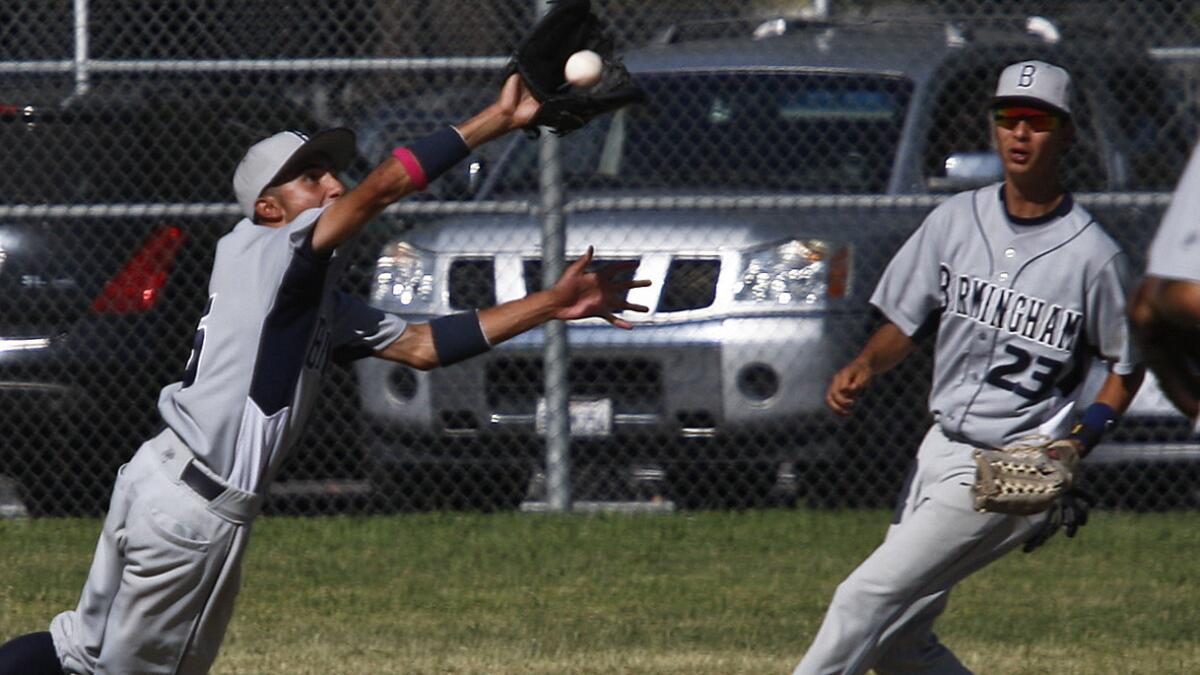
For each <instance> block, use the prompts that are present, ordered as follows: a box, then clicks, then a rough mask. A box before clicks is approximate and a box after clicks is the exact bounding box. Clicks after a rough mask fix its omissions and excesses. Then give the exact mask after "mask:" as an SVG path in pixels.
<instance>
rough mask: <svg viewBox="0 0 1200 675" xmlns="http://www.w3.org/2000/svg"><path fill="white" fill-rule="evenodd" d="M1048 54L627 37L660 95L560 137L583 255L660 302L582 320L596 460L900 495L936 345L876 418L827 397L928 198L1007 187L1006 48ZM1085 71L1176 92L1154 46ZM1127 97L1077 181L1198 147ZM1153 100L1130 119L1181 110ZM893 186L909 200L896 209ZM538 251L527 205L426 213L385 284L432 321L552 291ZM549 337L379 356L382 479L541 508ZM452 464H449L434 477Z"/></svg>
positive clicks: (895, 28)
mask: <svg viewBox="0 0 1200 675" xmlns="http://www.w3.org/2000/svg"><path fill="white" fill-rule="evenodd" d="M1030 57H1041V58H1046V59H1047V60H1052V61H1057V62H1059V63H1063V64H1064V65H1067V66H1068V67H1074V66H1075V61H1074V60H1073V59H1072V58H1071V53H1070V52H1069V51H1068V50H1065V49H1063V48H1062V47H1061V46H1057V45H1054V44H1051V43H1049V42H1047V41H1046V40H1045V39H1043V38H1042V37H1040V36H1036V35H1027V34H1023V33H1021V32H1019V31H1018V32H1017V33H1015V34H1014V33H1013V32H1012V31H1002V32H999V33H997V34H996V35H986V34H985V35H981V36H977V37H976V38H973V39H972V38H969V37H968V36H967V34H966V33H965V32H963V31H959V30H957V29H953V27H948V26H943V25H937V26H930V25H925V24H918V25H896V24H891V25H873V24H872V25H832V24H821V25H789V24H786V23H778V22H776V23H770V24H766V29H765V30H762V29H760V30H758V31H756V32H755V37H754V38H750V37H721V38H713V39H700V40H688V39H686V38H685V37H684V36H683V34H682V33H681V32H678V31H676V32H673V33H670V34H669V35H668V37H667V38H665V39H664V40H663V41H662V42H661V44H656V45H653V46H650V47H648V48H645V49H642V50H639V51H637V52H635V53H631V54H628V55H627V56H626V58H625V62H626V64H627V65H628V66H629V67H630V70H631V71H632V72H634V73H636V74H637V77H638V79H639V81H640V82H641V83H642V84H643V86H644V87H645V89H646V90H647V92H648V94H649V99H648V103H647V104H645V105H642V106H637V107H632V108H629V109H626V110H623V111H621V112H619V113H617V114H616V115H613V116H611V117H609V118H607V119H604V120H598V121H596V122H594V123H593V124H591V125H590V126H588V127H587V128H585V129H584V130H582V131H579V132H576V133H574V134H572V135H570V136H568V137H566V138H565V139H564V141H563V143H562V152H563V164H564V174H565V176H564V180H565V188H566V190H567V194H568V198H569V200H570V201H569V203H568V215H567V225H568V229H567V231H568V238H567V253H568V257H569V258H570V257H574V256H577V255H579V254H580V253H581V252H582V251H583V250H584V249H585V247H586V246H588V245H595V246H596V249H597V251H598V252H599V255H601V256H602V257H603V258H604V260H603V261H601V262H613V261H625V260H632V261H636V262H637V269H636V272H635V273H634V274H635V275H636V276H637V277H639V278H645V279H650V280H651V281H652V285H651V286H650V287H649V288H645V289H637V290H634V291H632V292H631V293H630V300H631V301H632V302H636V303H640V304H644V305H647V306H649V307H650V308H651V310H650V312H649V313H648V314H645V315H634V316H629V317H627V318H628V319H629V320H630V321H631V322H632V323H634V324H635V325H636V329H635V330H633V331H631V332H622V331H616V330H613V329H611V328H609V327H607V326H606V325H605V324H603V323H602V322H596V323H593V324H588V323H576V324H573V325H572V328H571V329H570V332H569V343H570V368H569V373H570V374H569V381H570V386H571V399H572V404H571V405H572V427H571V428H572V435H573V436H574V441H575V442H574V443H573V447H574V449H575V450H574V457H575V461H576V463H584V464H585V465H587V466H608V467H618V468H619V469H620V470H621V471H624V473H623V474H622V475H624V476H625V477H626V478H627V479H629V480H630V481H632V482H633V483H635V484H636V483H637V482H638V480H639V478H640V479H641V480H643V481H644V482H650V483H654V485H653V486H652V490H655V491H657V490H660V489H661V490H663V491H664V492H663V494H665V495H666V496H669V497H670V498H672V499H674V500H675V501H676V502H677V503H682V504H684V505H704V504H710V503H713V502H716V501H720V502H721V503H728V502H729V501H731V500H732V501H733V502H734V503H742V504H745V503H758V502H761V501H762V500H764V499H769V498H772V496H774V495H778V494H779V491H780V489H781V488H786V487H789V483H790V484H792V485H794V484H795V483H796V482H797V481H798V482H799V483H800V484H801V485H804V484H806V483H807V488H806V492H808V493H809V494H810V495H811V494H814V493H815V491H816V490H817V489H818V488H820V487H822V486H823V487H824V488H825V490H826V492H827V493H833V495H834V496H836V495H837V493H838V492H839V491H841V490H844V489H846V486H847V482H846V481H849V480H866V481H868V482H871V483H874V484H877V485H879V486H883V487H882V488H879V489H876V493H877V494H878V495H879V497H880V500H881V501H883V500H887V499H889V492H888V491H889V490H894V489H898V487H899V483H900V481H899V480H897V479H896V473H897V472H898V471H899V467H900V466H901V465H902V463H903V451H904V450H908V449H909V448H910V447H912V445H913V441H914V440H915V435H916V434H919V433H920V431H921V430H923V428H924V426H925V419H924V412H923V404H924V402H923V398H924V388H923V387H924V385H923V382H925V381H927V379H928V378H927V376H925V375H923V374H922V373H921V372H920V370H921V369H920V365H921V363H922V360H921V359H916V360H915V361H914V366H913V369H912V370H907V371H901V372H900V373H897V374H895V375H893V376H892V378H891V380H890V381H889V382H890V384H888V383H885V386H883V387H882V388H881V393H879V394H878V395H876V396H875V397H873V398H871V399H869V400H868V401H867V402H866V403H867V404H868V407H869V408H870V409H869V410H867V411H864V414H863V415H860V416H859V417H860V419H861V421H860V422H859V423H857V425H856V426H850V427H847V426H845V425H835V424H833V423H832V422H833V420H832V419H831V418H830V416H829V414H828V412H827V411H826V408H825V405H824V402H823V397H824V391H825V388H826V386H827V383H828V381H829V378H830V376H831V375H832V374H833V372H834V371H835V369H836V368H838V367H839V366H840V365H841V364H843V363H844V362H845V360H846V359H847V358H849V356H850V355H852V354H853V352H854V351H855V350H857V348H859V347H860V346H861V344H862V340H863V339H864V337H865V336H866V334H867V331H868V330H869V328H870V327H871V325H872V320H873V318H872V316H871V314H870V309H869V306H868V304H867V302H866V300H867V297H868V296H869V294H870V292H871V290H872V288H873V286H874V283H875V280H876V279H877V277H878V274H879V273H880V272H881V270H882V267H883V265H884V264H885V263H886V261H887V260H888V258H889V257H890V255H891V254H892V252H893V251H894V250H895V249H896V247H897V246H898V245H899V244H900V242H901V241H903V239H904V238H905V237H906V236H907V234H908V233H909V232H911V231H912V229H913V228H915V227H916V225H917V224H919V223H920V221H921V219H922V218H923V217H924V215H925V214H926V213H927V212H928V210H929V208H930V206H931V205H932V203H933V199H932V198H931V197H930V196H929V195H931V193H937V192H949V191H954V190H959V189H964V188H966V187H971V186H974V185H980V184H983V183H986V182H989V181H992V180H996V179H997V178H998V176H999V173H998V171H999V166H998V162H997V161H992V160H990V157H991V154H990V149H989V136H988V124H987V119H986V115H985V109H986V103H987V100H988V98H989V93H990V87H992V86H993V83H994V77H995V73H996V72H998V71H999V70H1000V68H1002V67H1003V65H1005V64H1006V63H1008V62H1011V61H1015V60H1018V59H1022V58H1030ZM1079 67H1080V68H1087V69H1088V70H1087V74H1086V75H1085V76H1084V78H1082V79H1085V80H1086V79H1089V78H1117V79H1120V78H1122V77H1125V78H1129V77H1136V78H1139V79H1138V82H1139V85H1138V86H1140V87H1154V86H1158V85H1157V84H1156V83H1157V82H1158V81H1157V80H1154V79H1151V78H1147V77H1146V73H1148V72H1151V71H1150V70H1149V69H1150V68H1151V65H1150V64H1147V63H1146V61H1145V59H1143V58H1136V57H1133V56H1131V57H1130V58H1129V59H1128V60H1117V59H1113V60H1112V61H1111V62H1110V65H1103V64H1095V63H1094V61H1093V62H1092V63H1090V64H1089V65H1087V66H1084V65H1082V64H1081V65H1080V66H1079ZM1109 91H1111V90H1110V89H1102V88H1100V87H1096V88H1095V91H1094V94H1092V95H1089V96H1088V97H1083V98H1081V100H1080V102H1079V103H1078V104H1077V106H1076V109H1077V110H1079V111H1081V112H1080V114H1079V115H1078V116H1077V117H1078V126H1079V142H1078V143H1077V144H1076V147H1075V149H1074V151H1073V152H1074V153H1075V155H1076V157H1075V158H1073V160H1072V161H1070V162H1069V164H1070V165H1071V166H1073V167H1076V168H1075V173H1074V174H1073V175H1071V176H1068V180H1069V181H1071V183H1072V185H1073V187H1074V188H1075V189H1077V190H1081V191H1088V190H1109V189H1112V190H1138V189H1146V188H1148V187H1156V185H1155V184H1154V181H1155V180H1158V181H1160V182H1161V183H1162V184H1166V183H1168V182H1169V181H1170V180H1171V178H1170V177H1167V176H1162V177H1158V178H1156V177H1155V176H1149V175H1147V173H1146V172H1144V171H1140V170H1139V168H1138V167H1139V162H1141V161H1143V160H1145V159H1146V157H1147V156H1148V155H1149V156H1153V155H1154V153H1160V157H1161V153H1163V152H1174V154H1180V153H1179V152H1175V151H1172V150H1169V149H1165V148H1167V144H1166V141H1165V139H1164V140H1163V141H1162V142H1161V143H1160V144H1156V142H1155V141H1154V140H1153V139H1152V140H1151V142H1150V143H1149V144H1142V145H1139V146H1138V147H1134V146H1133V144H1132V143H1131V144H1130V145H1128V146H1126V145H1122V144H1121V143H1122V142H1123V141H1121V140H1120V139H1118V138H1117V137H1116V136H1115V135H1108V134H1105V133H1103V132H1102V131H1101V130H1103V129H1105V128H1107V125H1109V124H1110V123H1113V122H1114V120H1110V119H1108V118H1106V117H1105V114H1108V113H1113V114H1116V113H1115V112H1113V111H1114V109H1113V108H1112V107H1111V105H1110V104H1111V101H1109V100H1108V99H1107V97H1108V96H1109V95H1110V94H1109ZM1143 93H1144V94H1145V95H1147V96H1153V95H1154V92H1148V91H1145V92H1143ZM1157 93H1160V94H1161V93H1162V92H1157ZM1115 110H1120V108H1116V109H1115ZM1145 114H1146V115H1149V116H1150V118H1147V119H1139V120H1134V121H1132V122H1128V123H1130V124H1137V125H1141V126H1145V127H1147V128H1151V129H1152V130H1154V131H1156V132H1157V131H1159V130H1161V129H1162V128H1164V127H1165V126H1166V122H1165V121H1163V120H1160V119H1152V117H1153V115H1154V114H1155V113H1154V112H1153V111H1147V112H1146V113H1145ZM1164 114H1165V113H1164ZM1139 128H1140V127H1139ZM1159 145H1162V146H1163V147H1159ZM537 157H538V154H537V144H536V143H535V142H532V141H530V140H528V139H526V138H518V139H515V140H514V141H513V142H512V144H511V145H508V146H506V147H504V148H502V150H501V152H499V154H498V155H497V156H494V157H489V158H487V159H488V161H487V163H486V165H485V162H484V161H482V159H479V160H478V161H475V162H472V163H471V167H472V168H471V172H472V173H471V176H472V183H471V185H472V190H473V198H474V199H477V200H497V199H528V200H530V201H533V202H536V194H535V192H536V186H537V173H536V172H537ZM1182 159H1183V157H1182V156H1180V157H1179V158H1178V161H1182ZM482 168H486V171H483V170H481V169H482ZM879 195H892V196H897V195H912V196H913V199H911V200H908V201H905V200H889V201H888V202H887V203H886V205H884V206H876V205H875V204H873V202H874V201H878V196H879ZM1143 229H1144V228H1143ZM1138 236H1141V235H1138ZM540 246H541V234H540V225H539V222H538V220H537V219H536V217H534V216H532V215H463V216H455V217H450V218H445V219H443V220H439V221H436V222H432V223H426V224H423V225H420V226H417V227H414V228H412V229H411V230H410V231H407V232H405V233H403V235H402V236H400V237H398V238H396V239H395V240H393V241H391V242H390V243H388V244H387V246H386V247H385V249H384V250H383V251H382V253H381V254H380V256H379V259H378V264H377V267H376V270H375V274H374V283H373V286H372V288H371V291H370V299H371V301H372V302H373V303H374V304H376V305H377V306H379V307H381V308H383V309H386V310H388V311H391V312H395V313H398V314H400V315H402V316H404V317H406V318H408V319H410V320H413V321H424V320H427V319H429V318H431V317H434V316H438V315H442V314H446V313H450V312H458V311H464V310H469V309H473V308H479V307H485V306H488V305H491V304H494V303H497V302H503V301H506V300H510V299H514V298H518V297H521V296H523V295H524V294H526V293H529V292H532V291H536V290H538V289H539V288H540V287H541V249H540ZM543 342H544V334H543V333H542V332H540V331H534V332H532V333H529V334H527V335H525V336H522V337H520V338H517V339H515V340H513V341H511V342H509V343H506V344H504V345H502V346H500V347H498V348H496V349H495V350H493V351H492V352H490V353H489V354H487V355H485V356H483V357H481V358H477V359H474V360H472V361H469V362H466V363H463V364H460V365H456V366H453V367H450V368H447V369H444V370H437V371H433V372H416V371H412V370H409V369H407V368H404V367H402V366H397V365H394V364H388V363H383V362H378V361H376V360H368V361H367V362H363V363H361V364H360V365H359V366H358V371H357V375H358V378H359V382H360V387H361V389H362V392H363V395H362V402H363V406H364V409H365V412H366V416H367V417H368V418H369V420H370V429H371V431H372V432H373V433H372V436H371V438H372V439H373V440H372V443H373V444H374V450H373V452H372V453H371V454H372V455H373V456H374V457H376V458H378V459H379V460H380V463H379V466H378V467H377V468H378V469H379V471H378V472H377V474H376V475H377V476H383V477H386V478H387V479H389V480H401V481H403V482H404V485H402V486H394V485H387V486H385V487H386V489H388V490H394V491H397V492H400V493H403V494H404V495H406V497H407V498H416V497H422V496H429V497H432V496H435V495H438V494H447V493H451V492H452V491H454V490H459V491H461V493H462V494H463V495H464V496H466V495H468V494H475V495H486V498H487V499H488V500H489V502H490V505H496V504H505V505H511V504H513V503H515V502H517V501H519V500H520V499H522V498H523V497H524V496H525V495H526V490H527V487H528V485H529V484H530V477H531V476H533V475H535V473H536V470H537V467H538V465H539V459H540V456H541V452H542V450H541V443H540V442H539V434H540V429H541V427H540V424H539V421H540V417H539V410H540V407H541V405H542V404H541V402H542V401H543V400H544V399H543V391H542V348H543ZM890 443H894V444H895V447H891V445H890ZM592 460H595V461H594V462H593V461H592ZM831 467H832V468H835V469H836V471H834V472H823V471H820V470H821V469H823V468H824V469H827V468H831ZM618 473H620V471H619V472H618ZM853 476H857V478H849V477H853ZM439 477H446V478H448V479H449V481H448V482H446V483H441V482H440V481H433V482H429V483H422V482H421V481H425V480H429V479H433V478H439ZM816 477H819V479H820V480H805V479H812V478H816ZM839 481H840V482H839ZM660 483H661V484H660Z"/></svg>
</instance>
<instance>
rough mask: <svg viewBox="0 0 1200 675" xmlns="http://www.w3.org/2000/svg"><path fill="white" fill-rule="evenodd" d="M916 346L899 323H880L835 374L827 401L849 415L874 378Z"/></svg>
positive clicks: (843, 415) (835, 410) (839, 411)
mask: <svg viewBox="0 0 1200 675" xmlns="http://www.w3.org/2000/svg"><path fill="white" fill-rule="evenodd" d="M915 347H916V342H914V341H913V339H912V338H911V337H909V336H907V335H905V334H904V332H903V331H901V330H900V329H899V328H898V327H897V326H896V324H894V323H892V322H890V321H889V322H887V323H885V324H884V325H882V326H880V328H879V330H877V331H875V334H874V335H872V336H871V339H870V340H868V341H867V346H865V347H863V350H862V351H861V352H859V354H858V356H856V357H854V360H853V361H851V362H850V363H849V364H848V365H846V367H845V368H842V369H841V370H839V371H838V372H837V373H836V374H834V376H833V380H832V381H831V382H830V383H829V389H828V391H826V393H825V403H826V404H827V405H828V406H829V407H830V409H832V410H833V411H834V412H835V413H837V414H839V415H841V416H842V417H847V416H849V415H850V413H851V412H852V411H853V409H854V404H855V403H857V402H858V397H859V396H861V395H862V393H863V392H864V391H866V389H867V386H868V385H870V384H871V380H873V379H874V378H875V376H876V375H879V374H881V373H885V372H887V371H889V370H891V369H892V368H894V367H895V366H896V365H897V364H899V363H900V362H901V361H903V360H904V359H905V357H907V356H908V355H909V354H911V353H912V351H913V349H914V348H915Z"/></svg>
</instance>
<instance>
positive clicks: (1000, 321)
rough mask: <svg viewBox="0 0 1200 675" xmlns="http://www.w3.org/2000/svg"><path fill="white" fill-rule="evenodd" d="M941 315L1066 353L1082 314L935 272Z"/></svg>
mask: <svg viewBox="0 0 1200 675" xmlns="http://www.w3.org/2000/svg"><path fill="white" fill-rule="evenodd" d="M938 286H939V288H940V290H941V292H942V314H943V315H944V314H948V313H951V312H953V313H954V314H957V315H958V316H962V317H965V318H968V319H971V320H973V321H975V322H977V323H980V324H982V325H985V326H988V327H990V328H995V329H997V330H1003V331H1006V332H1008V333H1011V334H1013V335H1020V336H1021V337H1024V338H1027V339H1029V340H1033V341H1035V342H1040V343H1042V344H1044V345H1046V346H1047V347H1050V348H1051V349H1057V350H1059V351H1064V352H1070V351H1073V350H1074V348H1075V340H1076V339H1078V338H1079V333H1080V329H1081V328H1082V327H1083V314H1082V313H1081V312H1078V311H1075V310H1073V309H1067V308H1066V307H1063V306H1062V305H1056V304H1053V303H1049V302H1047V301H1045V300H1042V299H1041V298H1035V297H1033V296H1031V295H1027V294H1025V293H1018V292H1017V291H1015V290H1013V289H1011V288H1004V287H1002V286H997V285H996V284H994V283H992V282H990V281H988V280H987V279H980V278H978V277H972V276H969V275H966V274H959V275H957V276H955V274H954V271H953V270H951V269H950V266H949V265H946V264H945V263H942V264H941V265H940V266H939V269H938Z"/></svg>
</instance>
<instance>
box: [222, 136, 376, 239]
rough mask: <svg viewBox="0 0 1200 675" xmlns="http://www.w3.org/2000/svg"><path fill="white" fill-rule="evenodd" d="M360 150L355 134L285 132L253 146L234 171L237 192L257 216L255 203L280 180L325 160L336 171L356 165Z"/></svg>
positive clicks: (246, 208) (247, 213) (243, 204)
mask: <svg viewBox="0 0 1200 675" xmlns="http://www.w3.org/2000/svg"><path fill="white" fill-rule="evenodd" d="M356 154H357V149H356V146H355V138H354V132H353V131H350V130H349V129H341V128H339V129H327V130H325V131H321V132H319V133H317V134H314V135H313V136H309V135H308V134H305V133H303V132H300V131H281V132H279V133H277V134H275V135H274V136H271V137H269V138H264V139H263V140H261V141H259V142H257V143H255V144H254V145H252V146H250V149H249V150H247V151H246V155H245V156H244V157H242V161H240V162H238V166H237V169H236V170H235V171H234V172H233V193H234V194H235V195H236V196H237V202H238V206H240V207H241V209H242V214H243V215H245V216H246V217H247V218H253V217H254V202H256V201H258V198H259V196H260V195H262V193H263V190H265V189H267V187H268V186H270V185H272V184H273V183H274V182H275V181H276V179H278V178H280V177H282V176H286V175H287V174H288V173H290V172H291V171H294V170H295V169H299V168H301V167H302V166H304V165H305V164H306V163H308V162H309V161H312V160H313V159H315V158H317V157H318V156H321V157H323V158H324V159H325V160H326V161H328V162H329V163H330V167H331V168H332V169H333V170H334V171H342V170H344V169H345V168H346V167H348V166H350V165H351V164H352V163H354V158H355V155H356Z"/></svg>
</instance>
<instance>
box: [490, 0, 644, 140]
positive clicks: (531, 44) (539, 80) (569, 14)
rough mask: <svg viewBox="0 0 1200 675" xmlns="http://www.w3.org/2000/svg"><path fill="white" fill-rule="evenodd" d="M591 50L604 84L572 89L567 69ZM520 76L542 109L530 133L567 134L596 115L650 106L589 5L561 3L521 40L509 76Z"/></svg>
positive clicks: (584, 0) (574, 0)
mask: <svg viewBox="0 0 1200 675" xmlns="http://www.w3.org/2000/svg"><path fill="white" fill-rule="evenodd" d="M584 49H589V50H591V51H593V52H596V54H598V55H599V56H600V59H601V61H602V62H603V67H602V69H601V72H600V80H599V81H598V82H596V84H593V85H592V86H590V87H586V88H580V87H572V86H571V85H570V84H568V83H567V80H566V75H565V74H564V68H565V67H566V63H567V59H569V58H570V57H571V55H572V54H574V53H575V52H578V51H581V50H584ZM514 72H515V73H519V74H520V75H521V78H522V79H523V80H524V81H525V86H527V87H528V88H529V91H530V93H532V94H533V97H534V98H536V99H537V100H538V102H539V103H541V104H542V107H541V109H540V110H539V111H538V114H537V117H536V118H534V120H533V124H532V125H531V126H530V127H529V130H530V132H531V133H533V134H535V135H536V133H537V128H538V127H547V128H549V129H550V130H551V131H553V132H554V133H556V134H560V135H561V134H565V133H568V132H570V131H574V130H575V129H578V128H580V127H582V126H583V125H585V124H587V123H588V121H589V120H591V119H592V118H593V117H596V116H597V115H602V114H604V113H607V112H612V111H614V110H616V109H618V108H620V107H622V106H625V105H628V104H630V103H637V102H640V101H643V100H645V98H646V94H645V92H644V91H642V89H641V87H639V86H638V85H637V83H636V82H635V81H634V79H633V76H632V75H630V74H629V71H628V70H626V69H625V66H624V64H622V63H621V62H620V60H619V59H618V58H617V57H616V56H615V55H614V50H613V41H612V39H611V38H610V37H609V36H608V35H607V33H606V32H605V29H604V25H603V24H602V23H601V21H600V19H599V17H597V16H596V15H595V14H593V13H592V7H591V2H590V0H558V1H557V2H555V3H554V6H553V7H551V9H550V11H549V12H547V13H546V15H545V16H543V17H542V18H541V20H539V21H538V22H537V25H535V26H534V27H533V30H531V31H530V32H529V34H528V35H526V36H525V38H524V39H522V40H521V44H520V45H518V46H517V50H516V52H515V53H514V54H513V57H512V60H511V61H510V62H509V67H508V73H514Z"/></svg>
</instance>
